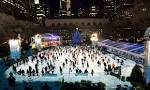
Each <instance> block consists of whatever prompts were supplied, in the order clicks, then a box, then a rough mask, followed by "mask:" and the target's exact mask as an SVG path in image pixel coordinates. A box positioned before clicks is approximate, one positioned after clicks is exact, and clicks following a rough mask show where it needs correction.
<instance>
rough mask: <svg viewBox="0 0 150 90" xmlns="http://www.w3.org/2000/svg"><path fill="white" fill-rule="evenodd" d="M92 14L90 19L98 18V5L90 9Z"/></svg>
mask: <svg viewBox="0 0 150 90" xmlns="http://www.w3.org/2000/svg"><path fill="white" fill-rule="evenodd" d="M89 11H90V13H89V16H90V17H96V16H97V14H98V9H97V7H96V5H92V6H91V7H90V10H89Z"/></svg>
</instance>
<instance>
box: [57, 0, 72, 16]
mask: <svg viewBox="0 0 150 90" xmlns="http://www.w3.org/2000/svg"><path fill="white" fill-rule="evenodd" d="M59 12H60V16H71V0H60V11H59Z"/></svg>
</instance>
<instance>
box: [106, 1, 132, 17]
mask: <svg viewBox="0 0 150 90" xmlns="http://www.w3.org/2000/svg"><path fill="white" fill-rule="evenodd" d="M133 4H134V0H105V1H104V16H105V17H106V18H110V19H113V18H114V16H117V17H127V18H130V17H132V16H133V15H132V12H131V11H130V9H131V8H132V7H133Z"/></svg>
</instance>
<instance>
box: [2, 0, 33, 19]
mask: <svg viewBox="0 0 150 90" xmlns="http://www.w3.org/2000/svg"><path fill="white" fill-rule="evenodd" d="M32 4H33V1H32V0H0V12H2V13H6V14H9V15H12V16H14V17H15V18H16V19H25V20H29V21H34V20H33V13H34V10H33V7H32Z"/></svg>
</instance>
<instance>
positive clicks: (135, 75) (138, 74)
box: [127, 65, 144, 84]
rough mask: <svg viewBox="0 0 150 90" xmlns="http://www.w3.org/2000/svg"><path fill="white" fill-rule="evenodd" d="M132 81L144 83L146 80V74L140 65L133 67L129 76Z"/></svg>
mask: <svg viewBox="0 0 150 90" xmlns="http://www.w3.org/2000/svg"><path fill="white" fill-rule="evenodd" d="M127 79H128V80H130V81H131V82H137V83H141V84H143V82H144V76H143V73H142V71H141V70H140V66H138V65H135V66H134V68H133V69H132V73H131V76H130V78H127Z"/></svg>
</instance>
